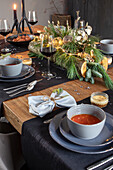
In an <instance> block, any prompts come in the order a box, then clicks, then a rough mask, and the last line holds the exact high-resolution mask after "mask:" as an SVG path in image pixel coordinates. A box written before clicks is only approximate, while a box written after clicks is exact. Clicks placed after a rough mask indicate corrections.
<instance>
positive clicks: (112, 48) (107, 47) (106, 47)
mask: <svg viewBox="0 0 113 170" xmlns="http://www.w3.org/2000/svg"><path fill="white" fill-rule="evenodd" d="M100 46H101V50H103V52H105V53H106V54H113V39H103V40H101V41H100Z"/></svg>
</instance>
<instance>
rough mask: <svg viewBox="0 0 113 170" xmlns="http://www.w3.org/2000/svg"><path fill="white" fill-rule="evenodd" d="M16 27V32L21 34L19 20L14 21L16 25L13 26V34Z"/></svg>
mask: <svg viewBox="0 0 113 170" xmlns="http://www.w3.org/2000/svg"><path fill="white" fill-rule="evenodd" d="M14 27H16V31H18V32H21V30H19V23H18V19H14V24H13V26H12V29H11V33H12V32H13V30H14Z"/></svg>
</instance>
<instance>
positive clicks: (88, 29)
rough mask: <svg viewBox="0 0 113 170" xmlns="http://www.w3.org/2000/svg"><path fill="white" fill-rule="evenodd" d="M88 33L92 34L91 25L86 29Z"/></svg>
mask: <svg viewBox="0 0 113 170" xmlns="http://www.w3.org/2000/svg"><path fill="white" fill-rule="evenodd" d="M85 31H86V33H87V34H88V35H91V32H92V27H91V26H87V28H86V29H85Z"/></svg>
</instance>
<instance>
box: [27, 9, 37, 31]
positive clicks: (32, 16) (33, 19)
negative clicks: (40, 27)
mask: <svg viewBox="0 0 113 170" xmlns="http://www.w3.org/2000/svg"><path fill="white" fill-rule="evenodd" d="M37 22H38V17H37V12H36V11H28V23H29V24H31V25H32V30H33V33H34V25H35V24H36V23H37Z"/></svg>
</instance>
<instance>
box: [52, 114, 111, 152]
mask: <svg viewBox="0 0 113 170" xmlns="http://www.w3.org/2000/svg"><path fill="white" fill-rule="evenodd" d="M65 113H66V111H64V112H61V113H60V114H58V115H56V116H55V117H54V119H53V120H52V121H51V123H50V124H49V133H50V136H51V137H52V138H53V140H54V141H56V142H57V143H58V144H59V145H61V146H62V147H64V148H66V149H68V150H71V151H73V152H78V153H84V154H101V153H105V152H110V151H112V150H113V143H110V144H108V145H105V146H103V147H88V146H82V145H77V144H74V143H72V142H70V141H69V140H67V139H66V138H64V137H63V136H62V134H61V133H60V131H59V124H60V123H61V120H62V116H63V115H64V114H65Z"/></svg>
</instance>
